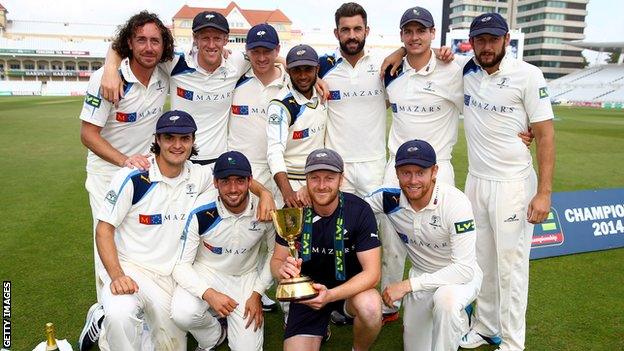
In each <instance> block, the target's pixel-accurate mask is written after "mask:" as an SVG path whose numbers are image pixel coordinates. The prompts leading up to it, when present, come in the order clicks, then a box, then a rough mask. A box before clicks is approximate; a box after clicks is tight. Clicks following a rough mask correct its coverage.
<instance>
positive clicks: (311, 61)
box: [286, 44, 319, 68]
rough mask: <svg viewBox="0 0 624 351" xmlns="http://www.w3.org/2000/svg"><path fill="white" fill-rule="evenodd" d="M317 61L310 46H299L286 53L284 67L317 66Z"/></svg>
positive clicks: (316, 55)
mask: <svg viewBox="0 0 624 351" xmlns="http://www.w3.org/2000/svg"><path fill="white" fill-rule="evenodd" d="M318 59H319V58H318V54H317V53H316V51H315V50H314V49H313V48H312V47H311V46H310V45H305V44H300V45H297V46H295V47H293V48H292V49H290V51H288V55H286V67H287V68H293V67H297V66H318V64H319V63H318Z"/></svg>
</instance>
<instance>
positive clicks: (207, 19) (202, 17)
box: [193, 11, 230, 34]
mask: <svg viewBox="0 0 624 351" xmlns="http://www.w3.org/2000/svg"><path fill="white" fill-rule="evenodd" d="M208 27H210V28H215V29H218V30H220V31H222V32H226V33H228V34H229V33H230V25H229V24H228V21H227V19H225V16H223V15H222V14H220V13H218V12H215V11H203V12H200V13H199V14H198V15H197V16H195V18H193V33H197V32H198V31H200V30H202V29H204V28H208Z"/></svg>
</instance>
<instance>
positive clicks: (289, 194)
mask: <svg viewBox="0 0 624 351" xmlns="http://www.w3.org/2000/svg"><path fill="white" fill-rule="evenodd" d="M286 69H287V71H288V75H289V76H290V81H289V82H288V84H287V85H286V86H285V87H284V88H283V89H282V91H281V92H280V93H279V94H278V96H279V97H278V98H277V99H274V100H272V101H271V102H270V103H269V106H268V108H267V116H268V117H267V122H268V124H267V129H266V130H267V162H268V163H269V168H270V170H271V174H272V175H273V179H274V180H275V183H276V184H277V187H278V188H279V190H280V192H281V194H282V198H283V200H284V204H285V205H286V206H289V207H300V206H301V205H302V204H301V202H300V201H299V200H298V199H297V194H296V192H295V191H297V190H299V188H301V186H303V185H304V181H305V173H304V167H305V161H306V157H307V156H308V154H309V153H310V152H311V150H316V149H318V148H322V147H323V146H324V141H325V124H326V123H327V106H326V105H325V103H323V102H322V101H321V98H320V96H319V95H318V94H317V92H316V90H315V89H314V84H315V83H316V79H317V75H318V72H319V68H318V55H317V54H316V51H314V49H313V48H312V47H310V46H308V45H297V46H295V47H293V48H292V49H290V51H289V52H288V55H287V56H286Z"/></svg>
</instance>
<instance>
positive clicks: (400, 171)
mask: <svg viewBox="0 0 624 351" xmlns="http://www.w3.org/2000/svg"><path fill="white" fill-rule="evenodd" d="M395 172H396V176H397V178H398V180H399V187H400V188H382V189H379V190H378V191H376V192H374V193H373V194H371V195H370V196H368V197H366V198H365V199H366V201H367V202H368V203H369V204H370V205H371V207H372V208H373V211H375V212H378V213H386V214H387V215H388V217H389V218H390V222H391V223H392V226H393V228H394V229H395V230H396V231H397V232H398V233H399V236H400V237H401V239H402V243H403V245H404V246H405V248H406V249H407V253H408V257H409V260H410V261H411V264H412V265H411V266H412V267H411V268H410V272H409V279H407V280H403V281H400V282H395V283H392V284H390V285H388V286H387V287H386V288H385V289H384V291H383V300H384V302H385V304H386V305H388V306H392V305H393V303H394V302H395V301H397V300H401V299H403V301H404V304H403V305H404V314H403V345H404V349H405V350H414V351H417V350H435V351H447V350H457V347H458V346H459V341H460V339H461V337H462V336H463V334H464V333H465V328H466V326H467V324H468V323H467V322H468V321H467V317H466V314H465V313H463V310H464V308H465V307H466V306H467V305H468V304H470V303H471V302H472V300H473V299H474V298H475V297H476V296H477V293H478V291H479V287H480V285H481V279H482V275H483V273H482V272H481V269H480V268H479V266H478V265H477V259H476V255H475V240H476V232H475V225H474V216H473V214H472V208H471V205H470V201H469V200H468V198H467V197H466V195H464V194H463V193H462V192H461V191H460V190H458V189H457V188H455V187H454V186H452V185H450V184H447V183H444V182H438V181H437V175H438V165H437V159H436V153H435V151H434V149H433V147H432V146H431V145H430V144H429V143H428V142H426V141H423V140H411V141H408V142H405V143H403V144H402V145H401V146H400V147H399V149H398V150H397V153H396V162H395Z"/></svg>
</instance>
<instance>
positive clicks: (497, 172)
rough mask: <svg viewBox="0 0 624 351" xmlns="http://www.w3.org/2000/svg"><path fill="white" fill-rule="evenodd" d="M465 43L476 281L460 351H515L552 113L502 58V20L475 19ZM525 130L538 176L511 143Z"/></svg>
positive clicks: (547, 175)
mask: <svg viewBox="0 0 624 351" xmlns="http://www.w3.org/2000/svg"><path fill="white" fill-rule="evenodd" d="M469 37H470V44H471V45H472V47H473V49H474V52H475V57H474V58H473V59H472V60H470V61H469V62H468V63H467V64H466V65H465V66H464V70H463V76H464V126H465V131H466V140H467V142H468V177H467V180H466V194H467V195H468V197H469V198H470V201H471V202H472V205H473V208H474V210H475V220H476V224H477V231H478V232H479V236H478V237H477V260H478V262H479V265H480V266H481V268H482V269H483V273H484V277H483V285H482V288H481V292H480V293H479V296H478V297H477V301H476V314H475V319H474V325H473V328H472V330H471V331H470V332H469V333H468V334H467V335H466V336H465V337H464V338H463V339H462V343H461V346H462V347H464V348H475V347H478V346H480V345H483V344H488V343H489V344H498V343H500V346H499V350H505V351H507V350H523V349H524V341H525V332H526V319H525V318H526V307H527V298H528V285H529V252H530V248H531V238H532V234H533V224H535V223H540V222H542V221H544V220H545V219H546V217H547V216H548V213H549V212H550V196H551V192H552V177H553V171H554V164H555V142H554V126H553V111H552V106H551V104H550V99H549V98H548V91H547V88H546V81H545V80H544V77H543V74H542V72H541V71H540V70H539V69H538V68H537V67H535V66H533V65H530V64H528V63H526V62H524V61H522V60H518V59H515V58H513V57H512V56H511V54H510V53H506V50H505V47H506V46H507V45H509V29H508V27H507V23H506V22H505V19H504V18H503V17H502V16H500V15H499V14H497V13H486V14H482V15H480V16H477V17H476V18H475V19H474V20H473V21H472V24H471V25H470V33H469ZM529 126H531V128H532V130H533V133H534V134H535V139H536V144H537V152H536V156H537V167H538V170H539V173H538V176H536V174H535V170H534V169H533V166H532V165H533V162H532V157H531V153H530V151H529V150H528V149H527V148H526V147H525V146H524V145H523V144H522V143H521V142H520V141H519V140H518V139H517V138H516V137H515V135H516V133H518V132H520V131H522V130H526V129H527V128H528V127H529ZM501 339H502V340H501Z"/></svg>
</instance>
